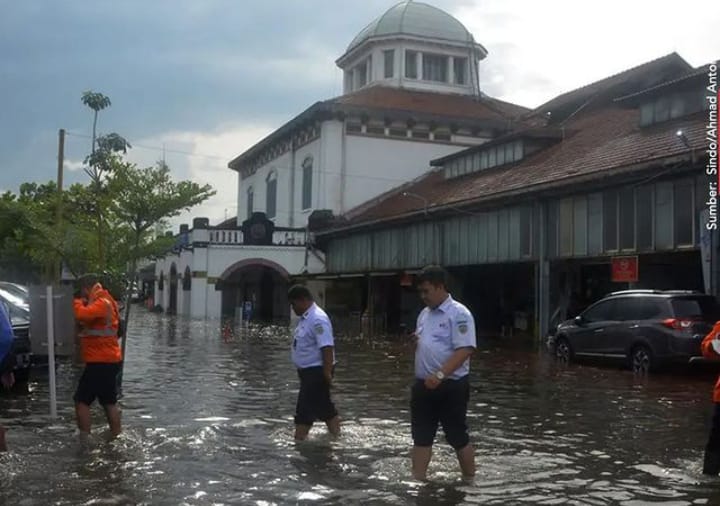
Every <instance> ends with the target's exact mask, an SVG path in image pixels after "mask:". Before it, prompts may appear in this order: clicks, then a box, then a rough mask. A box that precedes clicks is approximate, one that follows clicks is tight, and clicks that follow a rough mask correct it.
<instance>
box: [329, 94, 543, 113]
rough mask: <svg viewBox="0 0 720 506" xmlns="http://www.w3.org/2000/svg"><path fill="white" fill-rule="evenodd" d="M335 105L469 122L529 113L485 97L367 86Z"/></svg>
mask: <svg viewBox="0 0 720 506" xmlns="http://www.w3.org/2000/svg"><path fill="white" fill-rule="evenodd" d="M332 101H333V102H334V103H335V104H337V105H338V106H357V107H362V108H369V109H388V110H393V111H407V112H411V113H421V114H430V115H437V116H445V117H448V116H449V117H457V118H468V119H472V120H477V121H480V120H500V121H503V120H507V119H512V118H515V117H518V116H520V115H522V114H525V113H527V112H529V111H530V110H529V109H527V108H526V107H522V106H519V105H515V104H511V103H509V102H503V101H502V100H497V99H494V98H490V97H487V96H483V97H480V98H475V97H472V96H468V95H456V94H448V93H435V92H426V91H414V90H408V89H403V88H388V87H385V86H371V87H368V88H363V89H361V90H359V91H356V92H354V93H350V94H348V95H343V96H341V97H337V98H335V99H333V100H332Z"/></svg>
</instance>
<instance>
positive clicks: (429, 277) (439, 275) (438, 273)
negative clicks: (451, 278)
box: [417, 265, 448, 288]
mask: <svg viewBox="0 0 720 506" xmlns="http://www.w3.org/2000/svg"><path fill="white" fill-rule="evenodd" d="M447 278H448V274H447V271H446V270H445V269H443V268H442V267H440V266H439V265H428V266H426V267H424V268H423V270H422V271H420V274H418V277H417V283H418V285H419V284H420V283H424V282H426V281H427V282H428V283H430V284H431V285H433V286H443V287H444V288H447Z"/></svg>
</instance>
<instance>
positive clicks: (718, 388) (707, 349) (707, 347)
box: [700, 322, 720, 403]
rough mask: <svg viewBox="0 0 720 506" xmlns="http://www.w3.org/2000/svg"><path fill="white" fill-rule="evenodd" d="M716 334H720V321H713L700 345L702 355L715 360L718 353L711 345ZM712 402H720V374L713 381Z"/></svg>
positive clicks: (718, 356) (719, 356) (717, 358)
mask: <svg viewBox="0 0 720 506" xmlns="http://www.w3.org/2000/svg"><path fill="white" fill-rule="evenodd" d="M718 334H720V322H717V323H715V326H714V327H713V328H712V330H711V331H710V333H709V334H708V335H706V336H705V338H704V339H703V341H702V344H701V345H700V349H701V350H702V354H703V357H705V358H710V359H715V360H719V359H720V355H718V353H717V352H716V351H715V349H714V348H713V347H712V341H713V339H715V338H716V337H718ZM713 402H718V403H720V376H719V377H718V379H717V381H716V382H715V389H714V390H713Z"/></svg>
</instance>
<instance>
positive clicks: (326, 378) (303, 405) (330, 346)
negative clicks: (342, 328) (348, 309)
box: [288, 285, 340, 440]
mask: <svg viewBox="0 0 720 506" xmlns="http://www.w3.org/2000/svg"><path fill="white" fill-rule="evenodd" d="M288 299H289V300H290V305H291V306H292V309H293V312H294V313H295V314H296V315H297V316H299V317H300V320H299V321H298V324H297V327H295V331H294V335H293V343H292V350H291V354H292V361H293V364H295V367H297V370H298V376H299V377H300V392H299V393H298V399H297V406H296V408H295V439H296V440H304V439H305V438H307V435H308V433H309V432H310V428H311V427H312V425H313V423H314V422H315V420H322V421H323V422H325V424H326V425H327V428H328V431H329V432H330V434H332V435H333V436H338V435H339V434H340V417H339V416H338V412H337V410H336V409H335V405H334V404H333V402H332V399H331V398H330V387H331V385H332V379H333V373H334V369H335V340H334V338H333V330H332V324H331V323H330V318H328V315H327V314H326V313H325V311H323V310H322V309H321V308H320V307H319V306H318V305H317V304H315V302H314V301H313V297H312V294H311V293H310V291H309V290H308V289H307V288H306V287H304V286H302V285H295V286H292V287H291V288H290V290H289V291H288Z"/></svg>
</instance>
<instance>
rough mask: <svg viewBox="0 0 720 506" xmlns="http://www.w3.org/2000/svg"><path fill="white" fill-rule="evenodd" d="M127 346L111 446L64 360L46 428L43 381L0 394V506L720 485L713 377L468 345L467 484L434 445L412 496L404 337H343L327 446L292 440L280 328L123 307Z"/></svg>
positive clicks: (375, 500) (584, 500)
mask: <svg viewBox="0 0 720 506" xmlns="http://www.w3.org/2000/svg"><path fill="white" fill-rule="evenodd" d="M129 336H130V338H129V344H128V363H127V366H126V372H125V384H124V393H125V397H124V398H123V400H122V401H121V405H122V408H123V423H124V430H125V432H124V434H123V435H122V437H121V438H120V439H119V440H117V441H114V442H111V443H106V442H105V441H104V439H103V432H104V431H105V428H104V418H103V417H102V413H101V411H100V410H99V409H98V408H95V409H94V412H93V414H94V418H93V421H94V428H95V430H94V434H93V437H92V438H91V440H90V441H89V442H87V443H86V444H81V443H80V442H79V441H78V439H77V437H76V436H75V425H74V413H73V406H72V400H71V398H72V393H73V389H74V386H75V382H76V379H77V377H78V376H79V372H80V371H79V370H77V369H75V368H73V367H71V366H69V365H65V364H63V365H62V366H61V367H60V369H59V371H58V400H59V406H58V411H59V414H60V417H59V419H58V420H57V421H56V422H55V423H53V424H50V423H49V421H48V417H47V412H48V392H47V379H46V378H43V379H41V380H39V381H37V382H35V383H33V385H32V392H31V393H30V395H27V396H13V397H3V398H2V401H1V404H0V418H1V419H2V423H3V424H5V425H6V426H8V428H9V432H8V443H9V445H11V452H10V453H8V454H5V455H2V456H0V487H1V488H0V504H8V505H10V504H12V505H35V504H42V505H46V504H57V505H78V504H167V505H177V504H189V505H211V504H257V505H269V504H297V503H299V504H313V503H320V504H359V503H363V504H428V505H431V504H432V505H434V504H622V505H639V504H664V505H685V504H720V480H718V479H708V478H706V477H703V476H702V475H701V474H700V470H701V460H702V448H703V445H704V442H705V438H706V434H707V428H708V424H709V417H710V410H711V402H710V397H711V390H712V384H713V375H712V373H702V374H700V373H687V372H686V373H681V374H677V373H676V374H674V375H669V374H665V375H656V376H651V377H650V378H649V379H646V380H642V379H637V378H634V377H633V375H632V374H631V373H630V372H628V371H624V370H619V369H618V368H614V367H595V366H591V365H571V366H569V367H563V366H561V365H560V364H556V363H554V362H553V361H552V360H549V359H548V357H547V356H545V355H544V354H542V353H539V352H537V351H532V350H522V351H521V350H515V351H509V350H507V349H505V348H499V347H498V346H497V345H496V344H491V345H490V344H487V343H484V344H481V347H480V350H479V351H478V353H477V354H476V356H475V357H474V358H473V371H472V375H471V377H472V394H471V403H470V408H469V425H470V428H471V437H472V439H473V441H474V444H475V446H476V454H477V464H478V475H477V477H476V479H475V481H474V483H472V484H469V483H464V482H462V481H461V480H460V474H459V471H458V469H457V463H456V461H455V457H454V455H453V454H452V453H451V451H450V449H449V447H447V446H446V445H445V444H444V441H441V442H440V444H439V445H437V446H436V451H435V455H434V458H433V461H432V463H431V466H430V479H431V483H430V484H427V485H424V484H419V483H417V482H414V481H412V480H411V478H410V472H409V471H410V469H409V458H408V450H409V447H410V444H411V440H410V427H409V413H408V402H409V385H410V383H411V380H412V351H411V348H410V347H409V346H407V345H406V344H398V343H388V342H377V341H376V342H372V343H370V342H367V341H361V340H352V339H341V340H339V342H338V351H337V352H338V359H339V364H338V369H337V376H336V385H335V388H334V396H335V401H336V405H337V406H338V409H339V410H340V414H341V416H342V417H343V419H344V425H343V431H344V433H343V435H342V437H341V438H340V439H339V440H338V441H331V440H330V439H329V438H328V437H327V436H326V435H325V430H324V426H323V427H321V426H318V425H316V427H315V429H313V431H312V432H311V437H310V440H309V441H307V442H304V443H301V444H296V443H295V442H294V441H293V440H292V428H293V427H292V416H293V412H294V406H295V396H296V393H297V388H298V381H297V376H296V374H295V372H294V370H293V369H292V366H291V364H290V361H289V339H288V337H287V331H282V330H278V329H274V330H273V329H259V330H256V331H253V332H250V333H243V334H235V335H234V336H232V337H230V338H227V337H228V336H225V337H226V339H223V332H222V331H221V329H220V325H219V323H218V322H207V323H206V322H204V321H197V322H188V321H184V320H175V319H173V318H169V317H165V316H159V315H155V314H148V313H146V312H145V311H144V310H137V309H135V310H134V313H133V316H132V321H131V325H130V329H129ZM101 424H102V425H101Z"/></svg>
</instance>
